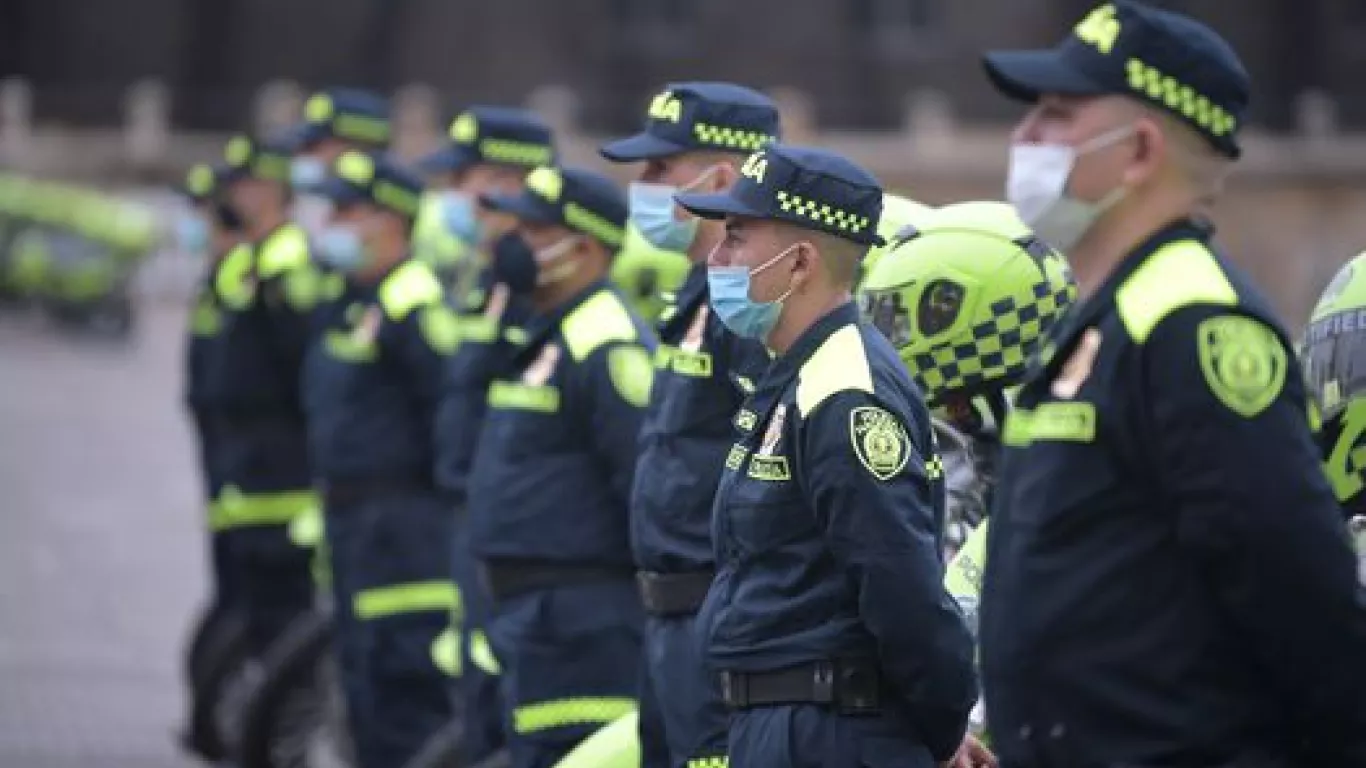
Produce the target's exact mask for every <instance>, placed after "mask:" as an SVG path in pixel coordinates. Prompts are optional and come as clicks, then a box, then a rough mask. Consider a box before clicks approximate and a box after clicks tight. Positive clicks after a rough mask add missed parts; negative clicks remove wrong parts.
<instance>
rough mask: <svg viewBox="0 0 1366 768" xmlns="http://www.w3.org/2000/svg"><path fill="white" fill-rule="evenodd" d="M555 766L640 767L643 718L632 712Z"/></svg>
mask: <svg viewBox="0 0 1366 768" xmlns="http://www.w3.org/2000/svg"><path fill="white" fill-rule="evenodd" d="M555 768H640V718H639V717H638V716H637V715H636V713H635V712H632V713H631V714H629V715H623V716H622V717H619V718H617V719H616V720H613V721H612V722H610V723H608V724H607V725H605V726H603V727H601V728H599V729H598V730H596V731H594V732H593V733H592V734H590V735H589V736H588V737H587V738H586V739H584V740H583V741H580V742H579V743H578V744H576V745H575V746H574V748H573V749H572V750H570V752H569V754H567V755H565V756H564V757H562V758H560V761H559V762H558V763H556V764H555ZM689 768H692V766H691V765H690V766H689Z"/></svg>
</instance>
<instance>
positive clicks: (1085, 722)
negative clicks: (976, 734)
mask: <svg viewBox="0 0 1366 768" xmlns="http://www.w3.org/2000/svg"><path fill="white" fill-rule="evenodd" d="M986 67H987V71H988V73H989V74H990V76H991V79H992V81H993V82H994V83H995V84H996V85H997V87H998V88H1000V89H1001V90H1002V91H1003V92H1004V93H1005V94H1006V95H1008V96H1011V97H1014V98H1017V99H1020V100H1023V101H1025V102H1028V103H1030V104H1031V105H1032V106H1031V108H1030V109H1029V112H1028V113H1027V114H1026V116H1025V117H1024V118H1023V120H1022V121H1021V123H1020V124H1019V126H1018V128H1017V129H1016V131H1015V134H1014V141H1015V144H1014V146H1013V147H1012V149H1011V163H1010V173H1009V182H1008V193H1009V197H1010V200H1011V202H1012V203H1014V205H1015V207H1016V208H1017V209H1018V210H1019V211H1020V213H1021V215H1022V216H1023V218H1024V220H1025V221H1026V223H1029V224H1032V225H1033V226H1034V227H1035V228H1036V230H1037V231H1038V233H1039V234H1040V235H1042V236H1043V237H1044V238H1045V239H1048V240H1050V241H1051V242H1053V244H1054V245H1057V246H1058V247H1060V248H1062V249H1063V250H1064V252H1065V253H1066V254H1067V257H1068V261H1069V262H1070V263H1071V266H1072V268H1073V272H1074V274H1075V275H1076V278H1077V282H1078V287H1079V295H1080V297H1081V299H1082V301H1083V303H1082V304H1081V305H1079V306H1078V307H1077V308H1076V309H1074V310H1073V311H1072V313H1070V316H1069V318H1068V321H1067V322H1065V323H1063V324H1061V325H1060V326H1058V328H1059V329H1061V330H1059V331H1058V332H1056V333H1054V334H1053V335H1052V337H1051V338H1050V341H1049V343H1048V344H1046V345H1045V348H1044V351H1043V353H1042V356H1041V359H1040V361H1039V364H1038V365H1037V366H1036V367H1035V368H1034V369H1033V370H1032V371H1031V372H1030V374H1029V375H1028V376H1027V378H1026V380H1025V382H1024V384H1023V385H1022V388H1021V390H1020V393H1019V395H1018V398H1017V401H1016V410H1015V413H1014V414H1013V415H1012V417H1011V418H1010V419H1009V420H1008V421H1007V423H1006V434H1005V443H1006V449H1005V455H1004V459H1003V467H1002V474H1001V479H1000V483H999V485H998V487H997V499H996V509H995V511H994V512H993V515H992V524H991V533H990V536H989V540H988V547H987V566H986V574H985V584H984V593H983V605H982V627H981V643H982V665H983V678H984V689H985V691H986V697H987V699H986V702H987V721H988V724H989V726H990V728H991V730H992V734H993V743H994V746H995V747H996V748H997V749H998V751H999V752H1000V754H1001V756H1002V761H1003V763H1005V764H1007V765H1012V766H1015V765H1018V766H1043V765H1049V766H1053V765H1068V766H1093V765H1094V766H1102V765H1278V766H1279V765H1362V764H1366V654H1363V653H1362V649H1363V648H1366V604H1363V593H1362V592H1361V591H1360V590H1359V587H1358V585H1357V583H1356V578H1355V563H1354V561H1353V557H1352V554H1351V552H1350V550H1349V547H1348V546H1347V542H1346V537H1345V536H1344V535H1343V529H1342V521H1341V518H1340V516H1339V513H1338V510H1337V507H1336V505H1335V503H1334V500H1333V496H1332V493H1331V491H1330V489H1329V486H1328V484H1327V482H1326V481H1325V480H1324V477H1323V474H1322V472H1321V470H1320V468H1319V461H1318V455H1317V452H1316V450H1315V446H1314V444H1313V441H1312V439H1311V437H1310V433H1309V430H1308V429H1307V428H1306V419H1305V416H1306V411H1305V408H1306V404H1305V399H1304V388H1303V381H1302V379H1301V377H1300V372H1299V369H1298V366H1297V365H1296V362H1295V358H1294V355H1293V354H1292V353H1291V351H1290V345H1289V343H1288V341H1287V339H1286V335H1285V331H1284V330H1283V329H1282V328H1281V326H1280V324H1279V323H1278V322H1277V321H1276V319H1275V314H1274V312H1273V311H1272V309H1271V307H1270V305H1269V304H1268V303H1267V302H1266V300H1265V299H1263V298H1262V296H1261V295H1260V294H1259V293H1258V292H1257V291H1256V290H1255V289H1254V288H1253V287H1252V286H1251V284H1250V281H1249V280H1248V279H1247V278H1246V277H1245V276H1244V275H1243V273H1242V272H1241V271H1240V270H1238V269H1237V268H1236V267H1234V266H1232V265H1231V264H1230V263H1229V262H1227V261H1225V260H1224V259H1223V258H1222V257H1221V256H1219V255H1217V253H1216V251H1215V247H1214V246H1213V245H1212V243H1211V230H1210V228H1209V227H1208V226H1207V225H1204V224H1202V223H1199V222H1198V221H1197V220H1196V219H1195V217H1196V216H1197V215H1198V214H1200V213H1203V212H1204V211H1205V210H1206V209H1207V207H1208V204H1209V202H1210V201H1211V200H1213V199H1214V198H1216V197H1217V195H1218V192H1219V186H1220V182H1221V181H1222V178H1223V175H1224V173H1225V172H1226V171H1227V168H1228V166H1229V164H1230V163H1231V162H1232V161H1233V160H1235V159H1236V158H1237V157H1238V155H1239V146H1238V141H1237V133H1238V129H1239V127H1240V126H1241V124H1242V121H1243V119H1244V116H1245V111H1246V107H1247V102H1248V81H1247V76H1246V74H1245V73H1244V70H1243V67H1242V65H1241V63H1240V62H1239V61H1238V58H1237V56H1236V55H1235V54H1234V52H1233V51H1232V50H1231V49H1230V48H1229V46H1228V44H1227V43H1225V42H1224V41H1223V40H1222V39H1221V38H1220V37H1219V36H1218V34H1216V33H1215V32H1214V31H1213V30H1211V29H1209V28H1208V27H1206V26H1205V25H1204V24H1201V23H1199V22H1197V21H1195V20H1193V19H1191V18H1188V17H1186V16H1181V15H1178V14H1175V13H1171V12H1167V11H1162V10H1157V9H1154V8H1151V7H1149V6H1146V5H1140V4H1137V3H1124V2H1114V3H1107V4H1105V5H1102V6H1100V7H1098V8H1096V9H1095V10H1094V11H1092V12H1091V13H1090V15H1088V16H1087V17H1086V18H1085V19H1084V20H1083V21H1082V22H1081V23H1080V24H1079V25H1077V27H1076V28H1075V30H1074V31H1073V32H1072V34H1070V35H1069V36H1068V37H1067V38H1066V39H1065V40H1064V41H1063V42H1062V43H1061V44H1059V46H1058V47H1056V48H1053V49H1049V50H1041V51H1025V52H1006V53H993V54H989V55H988V56H987V58H986Z"/></svg>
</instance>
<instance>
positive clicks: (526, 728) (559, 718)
mask: <svg viewBox="0 0 1366 768" xmlns="http://www.w3.org/2000/svg"><path fill="white" fill-rule="evenodd" d="M634 711H636V700H635V699H631V698H626V697H624V696H584V697H580V698H569V699H553V700H551V701H541V702H537V703H535V704H525V705H523V706H520V707H517V708H516V709H514V710H513V711H512V727H513V730H515V731H516V732H517V733H536V732H538V731H548V730H551V729H553V728H567V727H570V726H575V725H591V724H593V723H610V722H612V721H613V720H616V719H617V718H619V717H622V716H623V715H626V714H629V713H631V712H634Z"/></svg>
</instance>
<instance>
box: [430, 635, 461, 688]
mask: <svg viewBox="0 0 1366 768" xmlns="http://www.w3.org/2000/svg"><path fill="white" fill-rule="evenodd" d="M460 651H461V649H460V631H459V630H458V629H456V628H454V627H448V628H446V630H445V631H443V632H442V633H441V634H439V635H437V636H436V639H435V640H433V641H432V665H433V666H435V667H436V668H437V669H439V670H441V671H442V672H444V673H446V675H447V676H449V677H460V674H461V672H463V671H464V666H465V664H464V660H463V659H461V655H460Z"/></svg>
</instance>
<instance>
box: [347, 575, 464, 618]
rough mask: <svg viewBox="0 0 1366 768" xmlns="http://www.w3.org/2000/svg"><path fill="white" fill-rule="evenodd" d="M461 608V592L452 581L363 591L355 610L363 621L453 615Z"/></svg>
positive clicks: (354, 606)
mask: <svg viewBox="0 0 1366 768" xmlns="http://www.w3.org/2000/svg"><path fill="white" fill-rule="evenodd" d="M458 605H460V590H459V589H457V588H456V586H455V585H454V584H452V583H451V582H449V581H414V582H410V583H408V584H391V585H389V586H385V587H372V588H370V589H362V590H361V591H360V592H357V593H356V597H355V598H354V599H353V600H352V603H351V606H352V609H353V610H354V611H355V613H356V618H358V619H360V620H361V621H369V620H371V619H382V618H385V617H386V616H397V615H399V614H402V613H423V612H426V611H450V610H452V609H454V608H455V607H456V606H458Z"/></svg>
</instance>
